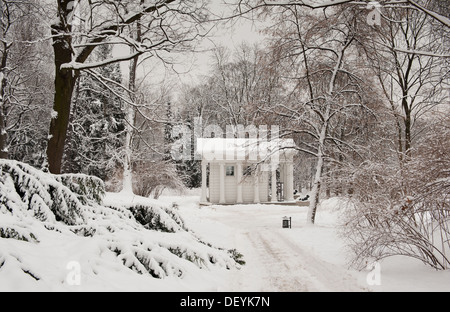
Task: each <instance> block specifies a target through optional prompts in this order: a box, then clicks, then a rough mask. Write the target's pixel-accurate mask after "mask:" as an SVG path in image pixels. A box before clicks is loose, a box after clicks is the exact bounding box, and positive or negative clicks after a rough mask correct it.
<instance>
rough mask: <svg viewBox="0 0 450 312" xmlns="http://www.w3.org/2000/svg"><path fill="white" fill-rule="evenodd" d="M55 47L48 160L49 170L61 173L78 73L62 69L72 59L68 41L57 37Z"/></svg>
mask: <svg viewBox="0 0 450 312" xmlns="http://www.w3.org/2000/svg"><path fill="white" fill-rule="evenodd" d="M66 39H68V37H66ZM53 49H54V52H55V68H56V71H55V97H54V104H53V113H52V119H51V122H50V131H49V141H48V146H47V161H48V169H49V171H50V172H51V173H54V174H60V173H61V165H62V157H63V154H64V145H65V142H66V136H67V127H68V125H69V116H70V106H71V102H72V94H73V90H74V87H75V82H76V79H77V75H76V74H75V72H74V71H73V70H61V69H60V67H61V65H62V64H65V63H69V62H70V61H71V60H72V53H71V52H72V51H71V50H70V48H69V47H68V46H67V41H66V40H63V39H58V38H56V39H55V40H54V43H53Z"/></svg>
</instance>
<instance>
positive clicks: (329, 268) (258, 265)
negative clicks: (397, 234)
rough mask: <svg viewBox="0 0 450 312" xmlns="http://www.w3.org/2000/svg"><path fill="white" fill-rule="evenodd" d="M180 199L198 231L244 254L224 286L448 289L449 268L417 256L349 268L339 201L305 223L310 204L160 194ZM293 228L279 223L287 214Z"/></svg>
mask: <svg viewBox="0 0 450 312" xmlns="http://www.w3.org/2000/svg"><path fill="white" fill-rule="evenodd" d="M161 200H162V201H166V202H173V201H176V202H178V203H179V204H180V207H181V208H180V213H181V214H182V215H183V217H184V219H185V222H186V224H187V226H188V227H189V228H191V229H192V230H194V231H195V232H196V233H197V234H198V235H199V236H200V237H204V239H205V240H208V241H210V242H212V243H214V244H217V245H221V246H225V247H227V248H236V249H237V250H238V251H240V252H241V253H242V254H243V255H244V261H246V265H244V266H243V267H242V268H241V269H240V270H235V271H232V272H230V274H229V276H227V277H226V278H227V279H226V280H224V281H222V282H221V284H220V285H219V286H218V290H219V291H245V292H246V291H256V292H259V291H283V292H288V291H349V292H350V291H391V292H395V291H420V292H425V291H446V292H447V291H450V272H448V271H447V272H442V271H435V270H434V269H432V268H429V267H427V266H425V265H423V264H422V263H421V262H419V261H417V260H412V259H410V258H406V257H393V258H389V259H386V260H384V261H382V262H381V263H379V266H378V267H377V268H375V267H372V268H371V269H370V270H369V269H368V270H367V271H362V272H360V271H356V270H352V269H349V268H348V264H347V254H346V249H345V244H344V242H343V240H342V239H341V238H340V237H339V236H338V233H337V231H338V228H337V227H338V219H339V210H338V209H336V207H337V206H338V203H339V200H338V199H337V198H332V199H330V200H326V201H324V202H323V203H322V204H321V207H320V208H319V211H318V214H317V217H316V224H315V225H313V226H312V225H308V224H307V223H306V215H307V207H295V206H279V205H262V204H261V205H234V206H220V205H214V206H203V207H200V208H199V207H198V204H197V203H198V196H195V195H193V196H182V197H181V196H180V197H174V196H163V197H161ZM284 216H288V217H291V218H292V228H291V229H284V228H282V218H283V217H284Z"/></svg>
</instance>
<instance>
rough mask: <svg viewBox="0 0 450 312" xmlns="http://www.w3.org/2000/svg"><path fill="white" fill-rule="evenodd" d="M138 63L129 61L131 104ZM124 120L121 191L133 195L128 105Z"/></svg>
mask: <svg viewBox="0 0 450 312" xmlns="http://www.w3.org/2000/svg"><path fill="white" fill-rule="evenodd" d="M143 3H144V2H143V0H141V5H142V4H143ZM141 37H142V33H141V26H140V21H139V20H138V22H137V23H136V41H137V42H140V41H141V40H142V38H141ZM130 52H131V53H134V52H135V48H134V47H133V46H131V48H130ZM138 62H139V56H135V57H134V58H132V59H131V61H130V66H129V69H130V73H129V79H128V80H129V81H128V88H129V90H130V99H131V102H133V103H136V71H137V66H138ZM125 118H126V137H125V156H124V160H123V181H122V191H123V192H126V193H133V163H132V154H133V148H132V144H133V132H134V124H135V118H136V113H135V111H134V107H133V106H132V105H130V104H128V107H127V114H126V116H125Z"/></svg>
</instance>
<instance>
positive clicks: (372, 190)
mask: <svg viewBox="0 0 450 312" xmlns="http://www.w3.org/2000/svg"><path fill="white" fill-rule="evenodd" d="M449 140H450V129H449V128H448V124H447V130H446V129H445V127H443V128H441V129H439V130H436V132H435V133H434V134H431V135H428V136H427V137H426V138H424V141H423V142H419V143H421V144H417V145H418V146H417V148H416V149H415V150H414V151H413V156H410V157H408V158H407V159H405V160H404V161H403V162H401V163H400V164H399V163H398V162H395V161H391V160H389V161H387V160H385V161H383V162H379V161H366V162H365V163H363V164H362V165H360V166H359V167H357V168H354V170H353V172H352V173H351V180H352V182H353V188H354V193H353V195H352V198H351V200H350V204H349V206H348V208H347V209H346V215H345V220H344V227H343V237H345V238H346V239H347V240H348V242H349V246H350V248H351V249H352V251H353V254H354V257H353V264H354V265H355V266H357V267H359V268H361V269H362V268H364V267H365V266H366V262H367V261H373V260H381V259H383V258H386V257H389V256H395V255H403V256H408V257H413V258H416V259H419V260H421V261H423V262H424V263H425V264H427V265H430V266H432V267H433V268H435V269H449V268H450V207H449V204H450V198H449V194H450V170H449V168H450V149H449V147H450V146H448V144H442V142H449Z"/></svg>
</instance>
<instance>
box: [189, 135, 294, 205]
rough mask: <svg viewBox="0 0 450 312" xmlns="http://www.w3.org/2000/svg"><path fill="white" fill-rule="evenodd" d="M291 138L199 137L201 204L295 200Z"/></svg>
mask: <svg viewBox="0 0 450 312" xmlns="http://www.w3.org/2000/svg"><path fill="white" fill-rule="evenodd" d="M295 152H296V150H295V144H294V141H293V140H292V139H275V140H271V141H264V140H260V139H234V138H231V139H230V138H227V139H224V138H208V139H204V138H203V139H202V138H199V139H197V153H199V154H200V156H201V159H202V194H201V199H200V204H256V203H277V202H280V201H282V202H284V203H289V202H295V200H294V175H293V171H294V165H293V158H294V154H295Z"/></svg>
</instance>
